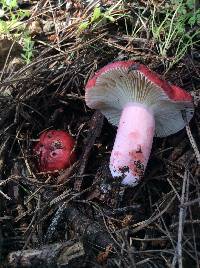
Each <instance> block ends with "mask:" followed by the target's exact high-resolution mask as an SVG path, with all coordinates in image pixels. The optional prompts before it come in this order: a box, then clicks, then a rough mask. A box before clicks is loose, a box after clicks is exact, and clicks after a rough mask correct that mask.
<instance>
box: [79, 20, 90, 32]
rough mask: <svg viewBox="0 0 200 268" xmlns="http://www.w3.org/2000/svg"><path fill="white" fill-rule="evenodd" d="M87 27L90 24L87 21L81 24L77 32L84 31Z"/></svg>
mask: <svg viewBox="0 0 200 268" xmlns="http://www.w3.org/2000/svg"><path fill="white" fill-rule="evenodd" d="M89 25H90V24H89V22H88V21H85V22H82V23H81V24H80V25H79V27H78V31H80V32H82V31H84V30H86V29H87V28H88V27H89Z"/></svg>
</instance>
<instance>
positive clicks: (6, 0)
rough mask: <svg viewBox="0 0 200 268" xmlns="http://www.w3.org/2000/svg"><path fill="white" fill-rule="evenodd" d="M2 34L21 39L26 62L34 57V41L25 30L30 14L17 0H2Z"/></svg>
mask: <svg viewBox="0 0 200 268" xmlns="http://www.w3.org/2000/svg"><path fill="white" fill-rule="evenodd" d="M0 9H1V11H2V12H1V14H2V18H1V19H0V34H4V35H11V34H12V36H13V37H14V38H15V40H16V41H21V43H22V48H23V53H22V54H21V56H22V58H23V60H24V61H25V63H26V64H29V63H30V62H31V60H32V58H33V52H34V42H33V41H32V39H31V37H30V36H29V34H28V32H27V31H24V30H25V24H24V19H25V18H26V17H29V16H30V14H29V12H28V11H26V10H22V9H20V8H19V7H18V5H17V0H1V8H0Z"/></svg>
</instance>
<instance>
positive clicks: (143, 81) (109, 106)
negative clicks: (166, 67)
mask: <svg viewBox="0 0 200 268" xmlns="http://www.w3.org/2000/svg"><path fill="white" fill-rule="evenodd" d="M85 99H86V103H87V105H88V106H89V107H90V108H92V109H99V110H100V111H101V112H102V113H103V114H104V115H105V117H106V118H107V119H108V120H109V121H110V122H111V123H112V124H113V125H116V126H117V125H118V123H119V119H120V115H121V111H122V109H123V107H125V105H126V104H127V103H128V102H136V103H140V104H144V105H146V106H147V107H148V108H150V109H152V110H153V112H154V115H155V122H156V130H155V136H157V137H164V136H168V135H170V134H173V133H176V132H177V131H179V130H181V129H182V128H184V126H185V122H184V120H183V118H182V113H181V110H182V109H183V108H184V105H183V104H182V103H177V104H176V105H175V104H174V103H173V104H172V103H171V101H170V100H169V97H168V96H167V95H166V94H165V93H164V92H163V90H162V89H160V87H158V86H156V85H155V84H154V83H152V82H151V81H149V80H148V79H147V78H146V77H145V76H144V75H143V74H142V73H140V72H139V71H130V72H128V69H127V68H124V69H122V68H119V69H113V70H112V69H111V70H110V71H108V72H106V73H104V74H102V75H100V77H99V78H98V79H97V81H96V86H95V87H94V88H92V89H91V90H88V91H86V96H85ZM185 105H187V106H188V104H187V103H186V104H185ZM192 114H193V109H192V107H188V110H187V111H186V116H187V120H188V121H189V120H190V119H191V117H192Z"/></svg>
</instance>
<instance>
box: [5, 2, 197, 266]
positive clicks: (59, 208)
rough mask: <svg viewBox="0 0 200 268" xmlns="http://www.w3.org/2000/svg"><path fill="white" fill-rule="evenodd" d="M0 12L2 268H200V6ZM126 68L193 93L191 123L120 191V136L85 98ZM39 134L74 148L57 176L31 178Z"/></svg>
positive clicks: (85, 5)
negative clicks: (107, 75) (62, 136)
mask: <svg viewBox="0 0 200 268" xmlns="http://www.w3.org/2000/svg"><path fill="white" fill-rule="evenodd" d="M1 2H2V4H0V103H1V105H0V175H1V177H0V179H1V180H0V267H37V268H38V267H70V268H71V267H120V268H121V267H144V268H150V267H158V268H161V267H170V268H172V267H174V268H175V267H179V268H182V267H190V268H192V267H200V216H199V215H200V181H199V179H200V153H199V147H200V146H199V144H200V109H199V100H200V6H199V3H198V1H191V0H190V1H180V0H169V1H159V0H157V1H153V0H149V1H143V0H140V1H139V0H136V1H128V0H127V1H123V0H113V1H109V0H102V1H100V0H96V1H86V0H85V1H84V0H83V1H79V0H69V1H61V0H60V1H58V0H57V1H54V0H39V1H28V0H27V1H1ZM17 2H18V4H17ZM127 59H132V60H135V61H136V62H140V63H143V64H145V65H147V66H148V67H149V68H150V69H152V70H153V71H155V72H157V73H158V74H159V75H160V77H162V78H163V79H165V80H167V81H169V82H171V83H173V84H176V85H178V86H180V87H182V88H184V89H185V90H187V91H188V92H190V93H191V95H192V96H193V98H194V104H195V114H194V117H193V119H192V120H191V122H190V124H189V125H188V126H187V127H186V128H185V129H183V130H181V131H180V132H178V133H177V134H175V135H171V136H169V137H166V138H154V142H153V148H152V152H151V156H150V160H149V163H148V166H147V169H146V172H145V176H144V179H143V180H142V181H141V183H139V184H138V186H136V187H134V188H126V189H125V191H123V190H122V187H117V186H116V185H115V184H114V183H113V178H112V176H111V174H110V171H109V168H108V165H109V156H110V153H111V150H112V146H113V143H114V139H115V135H116V128H115V127H113V126H112V125H111V124H110V123H108V121H107V120H106V119H105V118H104V117H103V116H102V114H101V113H100V112H98V111H94V110H91V109H89V108H88V107H87V106H86V104H85V101H84V92H85V90H84V87H85V84H86V82H87V80H88V78H89V77H91V76H92V75H93V74H94V72H95V71H97V70H98V69H99V68H101V67H102V66H104V65H106V64H107V63H110V62H113V61H118V60H127ZM45 129H64V130H67V131H68V132H69V133H70V134H71V135H72V136H73V137H74V138H75V140H76V148H75V150H76V153H77V156H78V160H77V162H76V163H75V164H74V165H73V166H72V167H71V168H68V169H66V170H64V171H62V172H60V173H59V174H58V176H57V177H55V176H54V175H52V174H51V173H39V172H38V171H37V168H36V167H35V160H34V156H33V150H32V148H33V147H34V144H35V142H36V141H37V139H38V137H39V134H40V133H41V132H42V131H44V130H45ZM122 192H123V196H121V193H122Z"/></svg>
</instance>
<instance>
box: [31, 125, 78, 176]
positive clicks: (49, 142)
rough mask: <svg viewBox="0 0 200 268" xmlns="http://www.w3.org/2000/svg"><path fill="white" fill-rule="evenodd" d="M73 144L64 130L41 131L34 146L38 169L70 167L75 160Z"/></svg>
mask: <svg viewBox="0 0 200 268" xmlns="http://www.w3.org/2000/svg"><path fill="white" fill-rule="evenodd" d="M74 145H75V141H74V139H73V138H72V137H71V136H70V135H69V134H68V133H67V132H66V131H63V130H48V131H45V132H43V133H42V134H41V135H40V137H39V142H38V143H37V144H36V146H35V147H34V154H35V155H36V156H37V160H38V169H39V171H40V172H47V171H55V170H61V169H65V168H68V167H70V165H72V164H73V163H74V162H75V161H76V154H75V152H74V151H73V148H74Z"/></svg>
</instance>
